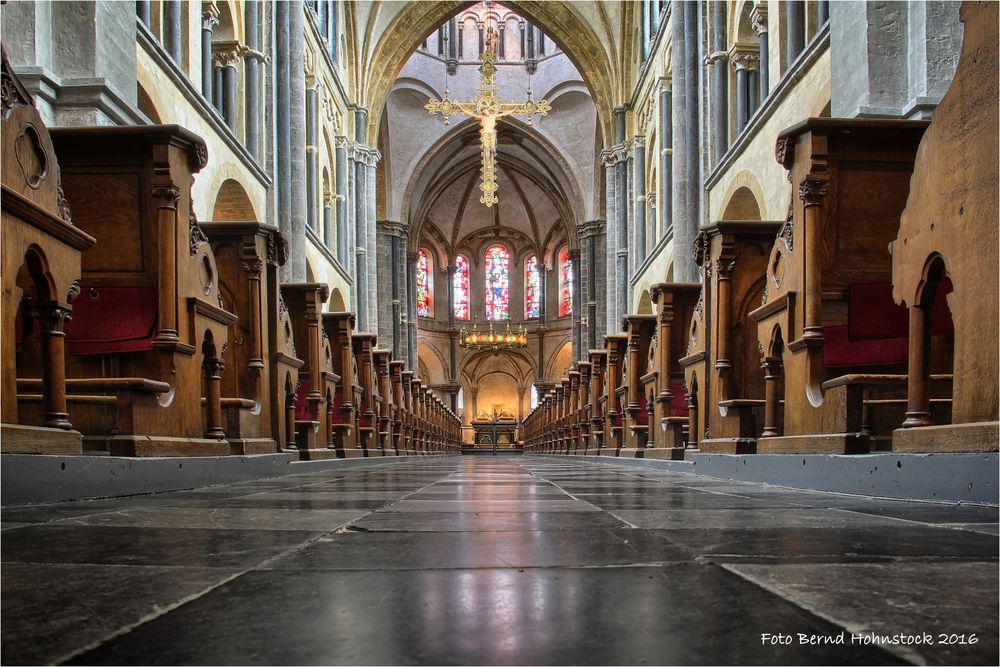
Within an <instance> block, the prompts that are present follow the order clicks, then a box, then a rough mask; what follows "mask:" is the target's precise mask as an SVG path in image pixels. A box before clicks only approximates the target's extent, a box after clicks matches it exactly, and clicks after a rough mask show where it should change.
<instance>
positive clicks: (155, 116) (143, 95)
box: [135, 80, 163, 125]
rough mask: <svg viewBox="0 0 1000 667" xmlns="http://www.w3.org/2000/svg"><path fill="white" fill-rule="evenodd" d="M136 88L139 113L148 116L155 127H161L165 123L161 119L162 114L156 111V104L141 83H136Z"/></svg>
mask: <svg viewBox="0 0 1000 667" xmlns="http://www.w3.org/2000/svg"><path fill="white" fill-rule="evenodd" d="M135 87H136V91H135V92H136V104H137V106H138V107H139V111H141V112H142V113H144V114H145V115H146V118H148V119H149V120H150V121H152V122H153V124H154V125H159V124H161V123H162V122H163V120H161V118H160V112H159V111H157V109H156V104H154V103H153V99H152V98H151V97H150V96H149V93H147V92H146V89H145V88H144V87H143V85H142V83H141V82H140V81H138V80H137V81H136V82H135Z"/></svg>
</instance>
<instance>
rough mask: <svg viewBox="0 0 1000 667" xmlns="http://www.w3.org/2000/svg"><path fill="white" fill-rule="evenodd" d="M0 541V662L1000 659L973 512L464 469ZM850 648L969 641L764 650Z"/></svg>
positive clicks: (270, 493)
mask: <svg viewBox="0 0 1000 667" xmlns="http://www.w3.org/2000/svg"><path fill="white" fill-rule="evenodd" d="M3 520H4V527H5V528H6V530H4V533H3V560H4V565H3V659H4V663H6V664H13V663H20V662H53V661H69V662H71V663H80V664H88V663H91V664H96V663H105V664H123V663H125V664H158V663H181V664H186V663H197V664H213V663H214V664H233V663H249V664H491V663H493V664H553V663H556V664H621V663H626V664H671V663H684V664H729V663H778V664H781V663H785V664H810V663H837V664H851V663H855V664H885V663H897V662H900V661H902V660H903V659H904V658H909V659H910V660H911V661H917V660H919V659H926V660H927V661H929V662H931V663H941V662H945V663H947V662H957V663H976V662H984V660H983V658H984V657H985V658H986V660H985V662H989V659H990V657H991V656H993V657H995V655H996V636H997V635H996V619H995V618H992V614H991V611H995V602H996V599H997V590H996V589H997V580H996V576H995V575H996V566H997V565H996V557H997V541H996V537H995V531H996V521H997V513H996V510H991V509H986V508H974V507H971V508H970V507H964V508H959V507H946V506H941V505H927V504H917V503H905V502H890V501H872V500H866V499H861V498H854V497H849V496H836V495H827V494H817V493H807V492H797V491H790V490H787V489H775V488H773V487H770V488H768V487H761V486H758V485H751V484H737V483H732V482H727V481H724V480H712V479H706V478H700V477H696V476H692V475H687V474H681V473H671V472H664V471H654V470H651V469H640V468H626V467H624V466H620V465H617V466H616V465H614V464H613V463H611V462H609V463H608V464H599V465H593V464H587V463H583V462H576V461H569V460H554V459H545V458H536V457H530V456H525V457H518V458H513V457H511V458H507V457H495V458H494V457H485V456H484V457H479V456H477V457H464V458H463V457H449V458H426V459H422V460H415V461H412V462H402V463H399V464H393V465H381V466H379V465H373V466H371V467H369V468H366V469H361V470H354V471H339V472H338V471H325V472H317V473H309V474H300V475H294V476H289V477H283V478H274V479H267V480H262V481H256V482H250V483H243V484H234V485H230V486H225V487H213V488H208V489H202V490H195V491H187V492H175V493H166V494H156V495H150V496H139V497H132V498H118V499H109V500H104V501H89V502H78V503H63V504H59V505H49V506H35V507H26V508H12V509H5V510H4V512H3ZM945 524H947V526H946V525H945ZM990 532H993V533H994V535H991V534H989V533H990ZM807 609H808V610H811V611H807ZM943 610H947V611H946V612H945V611H943ZM945 614H947V617H948V618H952V619H960V625H954V627H952V625H951V624H949V622H948V621H946V620H942V619H944V618H945ZM955 623H959V621H958V620H955ZM845 627H847V628H848V630H849V631H855V630H862V629H863V630H873V631H877V632H884V631H888V632H938V631H940V632H946V631H947V632H964V633H970V632H979V633H980V635H979V636H980V638H981V641H980V642H979V643H978V644H977V645H975V646H951V647H937V646H936V647H929V648H927V647H918V648H909V647H907V648H905V649H899V648H897V649H894V650H895V651H896V652H895V653H892V652H889V650H886V649H883V648H877V647H872V646H865V645H860V646H851V645H850V640H849V639H848V642H847V644H848V645H846V646H809V645H798V643H797V641H796V643H795V644H793V645H791V646H788V645H771V644H770V643H762V640H761V634H762V633H775V634H776V633H784V634H786V635H787V634H789V633H800V632H801V633H807V634H809V635H817V636H829V637H837V636H839V635H840V634H841V633H842V632H843V631H844V628H845ZM848 637H849V634H848ZM921 656H923V658H921Z"/></svg>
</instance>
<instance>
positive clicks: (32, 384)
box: [17, 378, 170, 394]
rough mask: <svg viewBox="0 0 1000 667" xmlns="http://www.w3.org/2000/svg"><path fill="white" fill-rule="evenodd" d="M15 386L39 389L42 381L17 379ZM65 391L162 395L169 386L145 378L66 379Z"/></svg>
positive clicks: (168, 389) (37, 379)
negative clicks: (130, 392) (129, 392)
mask: <svg viewBox="0 0 1000 667" xmlns="http://www.w3.org/2000/svg"><path fill="white" fill-rule="evenodd" d="M17 386H18V387H23V388H25V389H41V388H42V380H41V379H40V378H18V379H17ZM66 390H67V391H77V392H95V393H99V394H110V393H112V392H117V391H132V392H136V393H140V394H164V393H166V392H168V391H170V385H169V384H167V383H166V382H160V381H158V380H149V379H147V378H68V379H67V380H66Z"/></svg>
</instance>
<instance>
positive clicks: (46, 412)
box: [31, 301, 73, 430]
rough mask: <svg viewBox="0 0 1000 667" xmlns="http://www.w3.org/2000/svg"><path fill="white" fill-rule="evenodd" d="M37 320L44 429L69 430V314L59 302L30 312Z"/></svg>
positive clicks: (67, 309)
mask: <svg viewBox="0 0 1000 667" xmlns="http://www.w3.org/2000/svg"><path fill="white" fill-rule="evenodd" d="M31 315H32V316H33V317H36V318H38V321H39V330H40V336H41V342H42V415H43V419H44V421H43V422H42V425H43V426H48V427H50V428H60V429H65V430H69V429H71V428H73V427H72V425H71V424H70V423H69V411H68V410H67V408H66V347H65V344H66V334H65V333H63V327H64V326H65V324H66V320H68V319H70V310H69V308H67V307H66V306H65V305H64V304H60V303H59V302H55V301H53V302H50V303H44V304H39V305H38V306H37V307H35V308H33V309H32V310H31Z"/></svg>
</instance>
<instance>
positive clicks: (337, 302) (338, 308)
mask: <svg viewBox="0 0 1000 667" xmlns="http://www.w3.org/2000/svg"><path fill="white" fill-rule="evenodd" d="M346 310H347V303H346V301H344V295H343V293H341V291H340V288H339V287H334V288H333V290H331V292H330V312H331V313H343V312H345V311H346Z"/></svg>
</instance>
